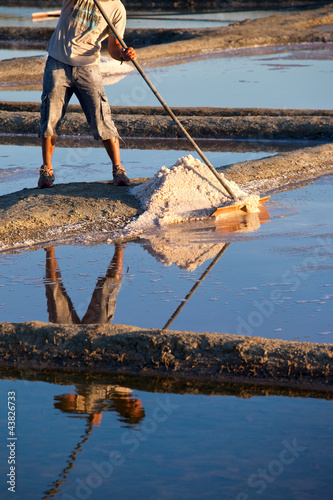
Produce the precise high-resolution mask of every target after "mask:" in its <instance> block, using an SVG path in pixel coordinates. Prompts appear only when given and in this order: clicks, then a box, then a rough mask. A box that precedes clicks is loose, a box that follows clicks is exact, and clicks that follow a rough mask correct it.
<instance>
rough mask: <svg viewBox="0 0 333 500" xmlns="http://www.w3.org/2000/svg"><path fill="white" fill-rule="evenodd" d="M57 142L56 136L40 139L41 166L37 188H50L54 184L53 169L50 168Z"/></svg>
mask: <svg viewBox="0 0 333 500" xmlns="http://www.w3.org/2000/svg"><path fill="white" fill-rule="evenodd" d="M56 140H57V135H56V134H54V135H52V136H51V137H42V157H43V165H42V166H41V169H40V175H39V180H38V187H39V188H47V187H52V186H53V183H54V175H53V167H52V156H53V152H54V148H55V144H56Z"/></svg>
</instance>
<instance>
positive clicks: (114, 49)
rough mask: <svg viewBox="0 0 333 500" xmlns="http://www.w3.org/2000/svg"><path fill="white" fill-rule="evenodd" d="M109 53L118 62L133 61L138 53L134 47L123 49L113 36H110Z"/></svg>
mask: <svg viewBox="0 0 333 500" xmlns="http://www.w3.org/2000/svg"><path fill="white" fill-rule="evenodd" d="M108 52H109V54H110V56H111V57H112V58H113V59H116V61H131V60H132V59H135V58H136V53H135V50H134V49H133V47H127V49H123V48H122V46H121V45H120V43H119V42H118V40H117V38H115V37H113V36H109V41H108Z"/></svg>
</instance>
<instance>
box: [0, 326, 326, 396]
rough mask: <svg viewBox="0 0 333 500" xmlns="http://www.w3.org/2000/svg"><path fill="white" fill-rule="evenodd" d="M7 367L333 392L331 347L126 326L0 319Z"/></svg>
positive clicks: (0, 351)
mask: <svg viewBox="0 0 333 500" xmlns="http://www.w3.org/2000/svg"><path fill="white" fill-rule="evenodd" d="M0 358H1V365H2V366H3V367H11V368H16V369H20V370H24V369H33V370H36V371H40V370H41V371H42V370H46V371H47V370H51V369H54V370H58V371H59V370H60V371H68V372H70V371H72V372H73V371H74V372H82V373H84V372H93V373H106V374H113V373H117V374H118V375H141V376H142V375H143V376H146V377H154V376H158V377H162V378H165V377H168V378H178V379H182V380H188V379H190V380H198V381H205V380H206V381H214V382H215V383H218V382H227V383H245V384H252V385H254V384H257V385H269V386H280V387H295V388H299V389H301V388H302V389H307V390H318V391H325V392H327V393H328V394H329V393H331V392H332V389H333V385H332V374H333V347H332V346H330V345H326V344H311V343H307V342H288V341H282V340H266V339H263V338H259V337H243V336H237V335H226V334H214V333H209V334H208V333H192V332H177V331H165V330H155V329H140V328H136V327H132V326H126V325H107V326H105V325H103V326H100V325H91V326H90V325H85V326H81V325H79V326H73V325H66V326H63V325H52V324H43V323H38V322H31V323H16V324H10V323H2V324H0Z"/></svg>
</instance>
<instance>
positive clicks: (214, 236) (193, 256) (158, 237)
mask: <svg viewBox="0 0 333 500" xmlns="http://www.w3.org/2000/svg"><path fill="white" fill-rule="evenodd" d="M258 227H260V217H259V214H258V213H254V214H248V213H245V212H241V211H239V212H238V213H237V214H234V215H228V216H227V217H225V218H224V219H223V223H221V222H219V221H214V220H213V219H212V224H211V225H210V226H209V227H208V225H207V223H206V221H200V222H188V223H186V224H182V225H181V226H180V225H178V224H172V225H170V226H168V227H165V228H163V229H162V230H160V231H154V232H151V233H148V234H145V235H144V237H141V238H140V240H139V243H140V244H141V245H142V246H143V248H144V249H145V250H147V251H148V252H149V254H150V255H152V256H153V257H154V258H155V259H156V260H158V261H159V262H162V263H163V264H164V265H165V266H171V265H172V264H175V265H176V266H178V267H180V269H186V270H187V271H194V270H195V269H196V268H197V267H198V266H201V265H202V264H203V263H204V262H205V261H206V260H210V259H213V258H214V257H215V255H217V253H218V252H219V251H220V250H221V249H222V248H223V247H224V245H225V242H224V241H221V240H224V239H225V238H224V235H226V234H230V233H234V232H237V233H239V232H241V233H242V232H251V231H255V230H256V229H258ZM226 239H228V237H227V238H226Z"/></svg>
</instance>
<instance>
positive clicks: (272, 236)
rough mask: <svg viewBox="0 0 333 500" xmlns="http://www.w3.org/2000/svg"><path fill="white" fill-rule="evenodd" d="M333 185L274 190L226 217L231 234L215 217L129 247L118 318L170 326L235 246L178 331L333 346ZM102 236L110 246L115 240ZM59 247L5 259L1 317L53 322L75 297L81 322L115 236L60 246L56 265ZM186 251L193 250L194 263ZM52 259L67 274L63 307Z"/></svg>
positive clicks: (145, 238)
mask: <svg viewBox="0 0 333 500" xmlns="http://www.w3.org/2000/svg"><path fill="white" fill-rule="evenodd" d="M332 186H333V183H332V177H327V178H324V179H321V180H320V181H317V182H316V183H315V184H312V185H311V186H308V187H303V188H300V189H298V190H296V191H295V190H294V191H290V192H285V193H280V194H275V195H273V196H272V198H271V200H270V202H269V203H267V204H265V207H266V211H264V212H263V214H262V215H261V217H260V216H259V215H258V214H249V215H243V214H238V216H235V217H234V218H233V219H228V231H226V222H225V220H222V221H220V222H218V223H217V224H216V223H215V222H213V221H212V220H207V221H206V222H201V223H198V224H197V225H187V224H182V225H176V226H172V227H170V228H169V231H167V230H166V231H164V232H162V233H158V232H156V231H155V232H152V234H151V235H149V234H145V235H143V236H142V237H141V238H140V239H138V240H137V241H135V242H129V243H127V244H126V245H125V247H124V248H123V250H122V261H123V264H122V273H123V274H122V279H121V280H120V281H118V282H117V284H118V285H120V286H119V287H118V288H117V289H116V291H115V289H114V285H115V284H114V282H112V283H111V282H110V283H108V282H106V285H105V286H106V288H107V289H110V293H111V294H114V293H116V296H115V297H114V298H115V299H116V300H115V304H114V305H115V311H114V316H113V318H112V322H113V323H121V324H130V325H135V326H139V327H147V328H162V327H163V326H164V325H165V324H166V323H167V322H168V320H169V319H170V318H171V317H172V316H173V314H174V312H175V310H176V309H177V308H178V306H179V305H180V304H181V303H183V302H184V299H185V297H186V296H187V294H188V293H189V291H190V290H191V289H192V287H193V285H194V284H195V283H196V282H197V281H198V280H200V277H201V275H202V274H203V272H204V271H205V269H206V268H207V266H208V265H209V263H210V262H211V260H212V259H213V258H214V257H215V256H216V255H217V254H218V253H219V252H220V250H221V249H222V248H223V247H224V246H225V244H226V243H227V244H228V243H229V246H228V248H227V249H226V251H225V252H224V253H223V255H222V256H221V258H219V259H218V261H217V263H216V264H215V266H214V268H213V270H212V271H211V272H210V273H209V275H208V276H207V277H206V278H205V280H204V281H203V282H202V283H201V284H200V286H199V288H198V289H197V290H196V292H195V293H194V294H193V296H192V297H191V299H190V300H188V301H187V302H186V304H184V307H183V309H182V311H181V312H180V314H178V315H177V317H176V318H175V319H174V320H173V322H172V325H171V326H170V328H171V329H174V330H190V331H191V330H192V331H197V332H201V331H209V332H221V333H237V334H241V335H251V336H262V337H265V338H279V339H285V340H304V341H310V342H325V343H326V342H328V343H331V342H332V340H333V324H332V314H331V311H332V300H333V265H332V252H331V248H332V218H331V216H330V213H331V211H330V206H331V197H332ZM260 218H261V220H260ZM230 231H231V232H230ZM98 238H99V241H101V238H104V241H106V240H107V238H108V236H107V234H106V235H99V236H98ZM78 242H79V243H80V244H81V245H88V244H89V245H92V244H93V242H94V240H93V239H91V237H89V235H87V236H86V237H85V236H83V237H82V238H80V239H79V241H78ZM96 243H97V240H96ZM51 250H52V249H49V250H48V252H49V253H47V252H46V251H45V250H43V249H39V250H36V251H33V252H23V253H18V254H12V255H2V256H1V271H0V277H1V283H2V287H1V292H2V297H3V299H2V302H1V309H0V311H1V318H2V321H31V320H39V321H49V320H50V321H53V319H52V318H54V317H55V316H54V311H56V312H57V311H58V312H57V314H58V316H57V315H56V316H57V317H58V318H59V317H61V314H60V313H59V310H60V311H61V310H63V309H62V308H63V307H64V306H63V305H64V304H65V305H66V304H67V305H66V308H67V307H68V304H69V302H68V298H69V299H70V301H71V302H72V304H73V307H74V310H75V312H76V315H77V317H78V318H79V319H78V320H75V321H78V322H80V321H81V320H82V318H83V317H84V316H85V314H86V313H87V311H88V308H89V304H90V303H91V300H92V297H93V294H94V290H95V289H96V286H97V288H98V287H99V286H101V282H100V280H99V278H100V279H104V277H105V276H106V274H107V271H108V269H110V265H111V263H112V259H114V258H115V256H116V254H117V248H115V246H114V243H113V241H112V240H110V241H109V242H108V244H98V245H97V244H96V245H95V246H71V245H66V246H59V247H56V248H55V249H54V256H53V257H52V259H50V255H51V254H50V251H51ZM185 250H190V252H189V253H190V259H189V260H187V257H186V252H185ZM49 263H52V264H53V269H54V270H55V269H56V268H58V270H59V272H60V275H61V276H60V277H59V278H58V281H59V282H61V283H62V284H63V289H62V291H61V294H60V296H59V297H60V298H59V301H60V302H58V303H57V300H56V299H55V295H54V291H52V286H50V285H52V279H51V278H50V276H52V274H50V268H48V271H47V265H48V264H49ZM50 280H51V281H50ZM106 281H107V280H106ZM108 287H109V288H108ZM50 291H51V292H52V293H51V299H50ZM47 298H48V299H47ZM64 301H65V302H64ZM52 311H53V312H52ZM59 321H60V322H63V321H64V320H59Z"/></svg>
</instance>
